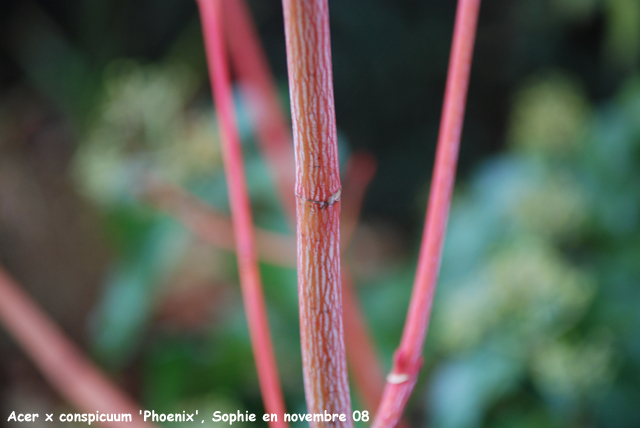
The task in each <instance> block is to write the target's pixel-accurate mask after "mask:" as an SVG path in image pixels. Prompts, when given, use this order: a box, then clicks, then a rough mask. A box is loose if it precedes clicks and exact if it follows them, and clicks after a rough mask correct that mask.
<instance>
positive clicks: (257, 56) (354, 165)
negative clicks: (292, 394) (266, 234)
mask: <svg viewBox="0 0 640 428" xmlns="http://www.w3.org/2000/svg"><path fill="white" fill-rule="evenodd" d="M225 16H226V18H227V19H228V22H229V25H228V26H227V27H226V28H227V31H228V40H229V47H230V51H231V59H232V61H233V65H234V68H235V71H236V73H237V75H238V78H239V80H240V83H241V88H242V93H243V94H244V96H245V97H246V98H247V101H248V102H247V105H248V108H249V111H250V114H251V116H252V120H253V123H254V126H255V128H256V131H257V134H258V141H259V143H260V145H261V149H262V152H263V153H264V155H265V157H266V159H267V161H268V164H269V165H270V166H271V170H272V174H273V176H274V177H275V181H276V186H277V188H278V191H279V194H280V198H281V201H282V203H283V206H284V207H285V212H286V213H287V214H288V216H289V218H290V219H291V221H292V223H294V224H295V218H296V208H295V207H296V201H295V196H294V192H293V189H294V186H295V170H294V168H293V165H294V164H293V162H289V160H291V161H292V160H293V157H294V155H293V145H292V136H291V131H290V127H289V125H288V123H287V120H286V119H285V115H284V113H283V111H282V105H281V103H280V102H279V100H278V95H277V91H276V86H275V80H274V78H273V76H272V75H271V72H270V70H269V66H268V63H267V60H266V58H265V55H264V53H263V50H262V47H261V45H260V42H259V39H258V36H257V33H256V30H255V27H254V25H253V22H252V20H251V16H250V13H249V10H248V8H247V7H246V4H245V2H244V1H243V0H237V1H231V2H229V6H228V7H226V6H225ZM374 172H375V161H374V160H373V158H372V157H371V156H370V155H367V154H365V153H361V152H359V153H354V154H353V156H352V158H351V159H350V160H349V163H348V166H347V181H346V186H345V189H344V197H343V198H342V200H343V201H344V204H343V205H342V207H343V211H342V213H341V221H342V225H341V233H342V238H341V241H342V247H343V248H346V247H347V246H348V245H349V242H350V241H351V237H352V235H353V231H354V229H355V226H356V224H357V222H358V218H359V215H360V208H361V205H362V200H363V197H364V193H365V191H366V188H367V186H368V184H369V182H370V181H371V179H372V178H373V174H374ZM342 269H343V273H344V274H346V275H349V273H348V272H347V271H346V269H347V266H345V265H343V267H342ZM350 287H351V281H346V282H345V283H344V284H343V287H342V288H343V293H344V294H349V296H350V297H352V298H346V297H345V298H344V302H343V306H344V314H345V324H344V330H345V335H346V336H348V337H350V338H353V339H355V340H356V341H357V342H361V343H366V344H368V346H366V347H360V348H356V347H348V348H347V358H348V362H349V367H350V369H351V371H353V372H354V380H355V382H356V387H357V389H358V392H359V393H360V395H361V396H362V397H363V401H364V402H365V403H366V405H367V406H369V408H371V409H373V408H375V407H376V406H377V404H378V402H379V401H380V397H381V396H382V388H379V389H373V390H372V389H371V388H370V386H371V383H372V382H375V383H377V384H380V385H382V384H383V383H384V377H383V371H382V370H381V368H380V367H381V365H380V364H379V363H377V364H371V362H372V361H376V362H377V361H379V359H378V356H377V352H376V349H375V347H374V346H373V341H372V339H371V335H370V333H369V331H368V329H367V324H366V322H365V321H364V317H363V316H362V313H361V310H360V308H359V306H358V301H357V299H356V298H355V297H356V296H355V293H354V291H353V290H351V289H349V288H350ZM365 370H369V371H368V372H367V373H365ZM356 371H357V372H358V374H355V372H356ZM365 379H367V380H366V381H365ZM375 393H377V394H378V396H377V397H376V396H375Z"/></svg>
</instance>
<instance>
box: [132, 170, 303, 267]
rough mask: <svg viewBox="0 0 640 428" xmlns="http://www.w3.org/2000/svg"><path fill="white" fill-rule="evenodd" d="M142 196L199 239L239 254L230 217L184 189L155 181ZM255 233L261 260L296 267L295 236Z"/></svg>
mask: <svg viewBox="0 0 640 428" xmlns="http://www.w3.org/2000/svg"><path fill="white" fill-rule="evenodd" d="M139 193H140V197H141V198H143V199H144V200H145V201H146V202H147V203H149V204H151V205H153V206H154V207H155V208H157V209H158V210H161V211H163V212H165V213H167V214H169V215H171V216H172V217H174V218H175V219H176V220H178V221H179V222H180V223H182V224H183V225H184V226H185V227H186V228H187V229H189V230H190V231H191V232H193V234H194V235H196V236H197V237H198V238H200V239H202V240H203V241H205V242H208V243H209V244H211V245H213V246H215V247H218V248H222V249H224V250H228V251H235V249H236V244H235V237H234V233H233V224H232V222H231V220H230V219H229V217H227V216H226V215H224V214H222V213H220V212H218V211H216V210H214V209H213V207H211V206H209V205H207V204H206V203H205V202H203V201H202V200H200V199H198V198H197V197H195V196H193V195H191V194H189V193H188V192H187V191H185V190H184V189H182V188H180V187H178V186H175V185H171V184H169V183H165V182H161V181H159V180H157V179H151V180H147V182H146V183H145V184H143V186H142V187H141V189H140V192H139ZM254 233H255V240H256V247H257V251H258V256H259V258H260V260H262V261H264V262H266V263H271V264H274V265H279V266H286V267H293V266H295V265H296V243H295V241H294V239H293V236H290V235H283V234H281V233H277V232H271V231H269V230H264V229H260V228H258V227H255V228H254Z"/></svg>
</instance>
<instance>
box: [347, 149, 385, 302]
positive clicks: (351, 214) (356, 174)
mask: <svg viewBox="0 0 640 428" xmlns="http://www.w3.org/2000/svg"><path fill="white" fill-rule="evenodd" d="M375 172H376V161H375V159H374V158H373V156H371V155H370V154H368V153H366V152H355V153H353V154H352V155H351V157H350V158H349V161H348V162H347V168H346V179H345V183H346V184H345V186H344V197H345V199H347V198H348V199H349V204H347V203H346V202H345V203H344V204H343V205H342V213H341V215H340V220H341V222H342V224H341V227H340V232H341V235H342V236H341V237H340V240H341V241H342V248H347V247H348V246H349V244H350V243H351V239H352V238H353V232H354V231H355V229H356V226H357V225H358V219H359V218H360V211H361V209H362V202H363V201H364V195H365V193H366V191H367V187H369V183H371V180H372V179H373V175H374V174H375ZM343 287H344V286H343ZM354 303H357V302H354ZM346 305H347V304H346V303H345V306H346Z"/></svg>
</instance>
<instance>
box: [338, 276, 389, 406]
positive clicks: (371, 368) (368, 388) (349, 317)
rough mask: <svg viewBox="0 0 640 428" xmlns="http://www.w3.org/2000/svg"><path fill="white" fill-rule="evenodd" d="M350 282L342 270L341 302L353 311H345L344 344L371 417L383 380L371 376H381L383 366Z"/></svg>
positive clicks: (379, 377) (378, 399)
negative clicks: (379, 374)
mask: <svg viewBox="0 0 640 428" xmlns="http://www.w3.org/2000/svg"><path fill="white" fill-rule="evenodd" d="M352 281H353V280H352V279H351V275H350V274H349V271H348V270H346V269H343V270H342V285H343V287H342V300H343V302H344V305H345V307H346V306H347V305H349V306H350V307H351V308H352V310H351V311H344V341H345V344H346V347H347V359H348V360H349V362H350V369H351V370H350V372H351V376H352V378H353V381H354V383H355V384H356V386H357V388H358V391H359V392H360V398H361V400H362V404H364V409H366V410H369V414H370V415H371V416H373V412H374V411H375V409H376V408H377V407H378V404H379V403H380V398H381V397H382V390H383V389H384V379H383V378H382V377H381V376H371V374H372V373H375V374H377V373H382V364H381V363H380V360H379V359H378V355H377V353H376V351H375V346H374V344H373V341H372V339H371V335H370V334H369V331H368V330H367V326H366V324H365V321H364V319H365V318H364V316H363V314H362V313H361V312H360V308H359V306H358V298H357V296H356V294H355V292H354V289H353V284H352Z"/></svg>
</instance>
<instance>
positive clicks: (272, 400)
mask: <svg viewBox="0 0 640 428" xmlns="http://www.w3.org/2000/svg"><path fill="white" fill-rule="evenodd" d="M222 5H223V3H222V1H221V0H198V6H199V9H200V17H201V20H202V30H203V35H204V43H205V51H206V54H207V62H208V65H209V74H210V77H211V86H212V89H213V98H214V101H215V105H216V107H217V112H218V118H219V121H220V137H221V141H222V157H223V162H224V168H225V173H226V176H227V183H228V188H229V201H230V205H231V215H232V221H233V231H234V235H235V241H236V256H237V260H238V269H239V272H240V286H241V288H242V298H243V301H244V308H245V313H246V316H247V322H248V324H249V334H250V337H251V344H252V347H253V354H254V357H255V361H256V367H257V371H258V381H259V383H260V391H261V393H262V399H263V401H264V405H265V410H266V411H267V413H275V414H277V415H278V420H277V421H275V422H274V421H271V422H269V425H270V426H271V427H274V428H275V427H286V426H288V424H286V423H285V422H284V412H285V405H284V397H283V395H282V388H281V386H280V380H279V379H278V368H277V365H276V360H275V354H274V351H273V345H272V342H271V333H270V332H269V324H268V319H267V310H266V306H265V301H264V294H263V292H262V283H261V280H260V273H259V270H258V261H257V258H256V246H255V240H254V231H253V221H252V218H251V205H250V202H249V193H248V191H247V184H246V179H245V173H244V165H243V161H242V151H241V147H240V138H239V135H238V129H237V126H236V118H235V111H234V105H233V94H232V91H231V81H230V78H229V70H228V66H227V58H226V52H225V46H224V41H223V28H222V25H223V21H222Z"/></svg>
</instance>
